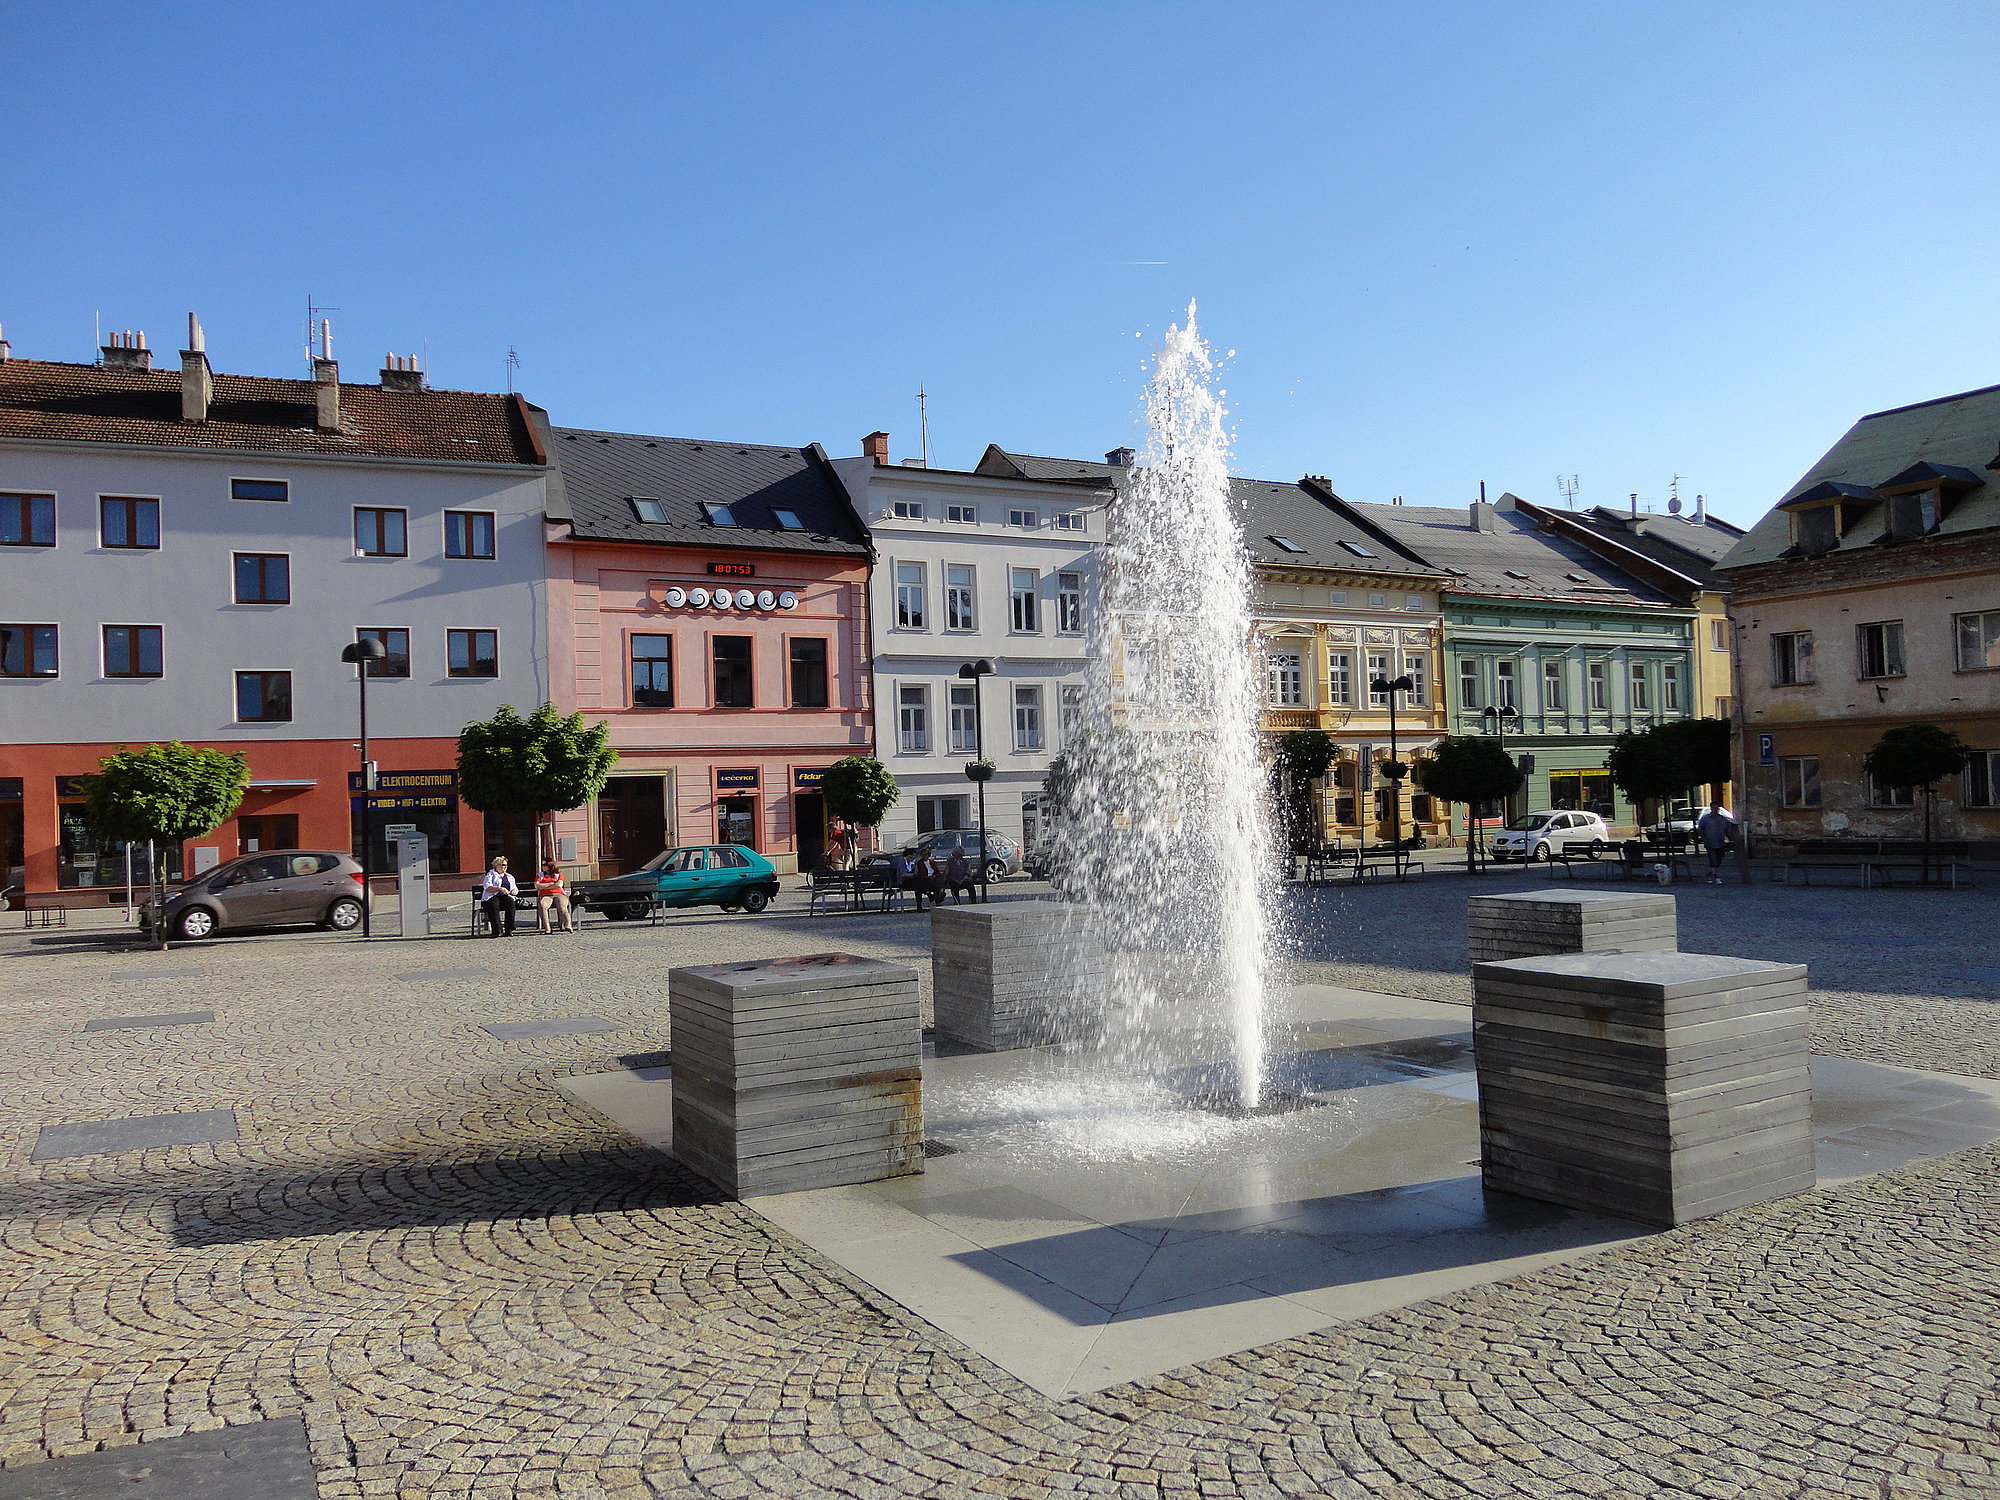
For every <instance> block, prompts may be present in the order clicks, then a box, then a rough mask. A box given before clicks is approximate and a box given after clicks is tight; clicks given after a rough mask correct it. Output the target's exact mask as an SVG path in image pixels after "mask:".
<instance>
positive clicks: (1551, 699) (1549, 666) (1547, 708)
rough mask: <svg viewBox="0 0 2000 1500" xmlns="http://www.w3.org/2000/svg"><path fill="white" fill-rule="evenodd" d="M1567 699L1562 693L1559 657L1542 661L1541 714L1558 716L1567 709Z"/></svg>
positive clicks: (1545, 658) (1560, 660) (1561, 673)
mask: <svg viewBox="0 0 2000 1500" xmlns="http://www.w3.org/2000/svg"><path fill="white" fill-rule="evenodd" d="M1567 706H1568V705H1567V697H1566V695H1565V694H1564V692H1563V664H1562V658H1561V657H1553V656H1552V657H1544V658H1543V659H1542V712H1543V713H1546V714H1559V713H1563V712H1565V710H1566V708H1567Z"/></svg>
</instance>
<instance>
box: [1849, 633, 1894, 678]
mask: <svg viewBox="0 0 2000 1500" xmlns="http://www.w3.org/2000/svg"><path fill="white" fill-rule="evenodd" d="M1854 644H1855V653H1854V654H1855V656H1856V658H1857V659H1858V661H1859V662H1860V666H1861V675H1862V676H1863V677H1901V676H1902V675H1903V622H1902V621H1901V620H1881V621H1878V622H1876V623H1875V624H1872V625H1857V626H1855V628H1854Z"/></svg>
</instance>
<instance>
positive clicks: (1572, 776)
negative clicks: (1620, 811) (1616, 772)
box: [1549, 771, 1617, 820]
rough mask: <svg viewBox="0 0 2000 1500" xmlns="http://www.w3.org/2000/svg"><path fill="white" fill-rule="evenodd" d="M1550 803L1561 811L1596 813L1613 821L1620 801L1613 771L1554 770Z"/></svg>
mask: <svg viewBox="0 0 2000 1500" xmlns="http://www.w3.org/2000/svg"><path fill="white" fill-rule="evenodd" d="M1549 806H1550V807H1552V808H1554V809H1556V810H1557V811H1559V812H1593V813H1596V814H1597V815H1598V816H1599V817H1600V818H1604V819H1607V820H1609V819H1610V818H1612V817H1613V816H1614V814H1615V812H1616V808H1617V804H1616V802H1615V800H1614V796H1613V792H1612V787H1611V773H1610V772H1609V771H1551V772H1550V773H1549Z"/></svg>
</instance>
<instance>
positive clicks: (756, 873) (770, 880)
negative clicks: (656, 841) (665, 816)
mask: <svg viewBox="0 0 2000 1500" xmlns="http://www.w3.org/2000/svg"><path fill="white" fill-rule="evenodd" d="M777 894H778V872H777V869H776V868H775V867H774V866H773V865H772V863H771V862H770V861H769V860H768V859H766V858H764V856H763V855H761V854H759V853H758V852H757V851H756V850H754V849H749V848H746V847H745V846H743V845H742V844H700V845H695V846H693V847H688V848H681V849H666V850H662V851H661V852H660V853H658V854H656V855H654V856H653V857H652V858H651V859H649V860H647V861H646V862H645V863H644V864H643V865H641V866H639V868H638V869H636V870H632V871H630V872H628V873H627V874H624V875H612V876H609V877H607V878H606V879H603V880H583V881H578V882H577V883H576V888H575V893H574V895H573V896H572V897H571V902H572V904H573V905H574V906H576V907H577V909H578V910H580V911H597V912H602V913H604V915H605V916H606V917H608V918H610V919H611V920H612V921H614V922H620V921H624V920H625V919H626V918H628V917H643V916H645V915H646V914H647V912H648V911H649V910H650V908H651V906H652V903H653V902H655V901H657V902H659V903H660V904H661V905H663V906H719V907H721V908H722V909H723V910H724V911H736V910H738V909H739V908H740V909H741V910H743V911H749V912H758V911H762V910H763V909H764V908H765V907H767V906H769V905H770V904H771V898H772V897H773V896H775V895H777Z"/></svg>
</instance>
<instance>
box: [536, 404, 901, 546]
mask: <svg viewBox="0 0 2000 1500" xmlns="http://www.w3.org/2000/svg"><path fill="white" fill-rule="evenodd" d="M550 437H551V442H550V449H551V455H550V456H551V457H552V458H553V459H554V460H555V462H556V465H557V467H558V468H559V469H560V470H561V472H562V477H563V487H564V489H565V490H566V492H567V493H568V496H569V505H570V509H571V511H572V512H573V514H574V517H575V519H574V521H573V522H572V529H573V532H574V534H575V535H576V536H578V537H584V538H588V539H591V540H594V541H606V542H653V543H659V544H663V545H669V546H680V547H688V546H699V547H751V548H758V549H761V550H765V551H778V552H838V553H845V554H851V555H858V556H866V555H867V554H868V538H867V533H866V532H864V531H863V530H862V528H861V521H860V519H859V518H858V517H857V516H856V515H855V513H854V507H853V506H852V505H851V504H849V502H848V499H847V492H846V490H845V489H844V488H843V487H842V486H841V484H840V483H839V481H838V479H837V478H836V476H835V475H834V473H833V470H832V469H831V468H830V467H829V466H828V463H827V457H826V454H825V453H823V452H822V451H821V450H820V448H819V445H818V444H816V443H815V444H813V445H811V446H809V447H805V448H786V447H773V446H771V445H770V444H767V443H717V442H710V441H708V440H707V439H703V438H673V437H653V436H648V435H647V434H645V433H638V432H597V431H593V430H591V429H589V428H583V427H557V428H553V429H551V433H550ZM635 498H637V499H647V500H657V501H658V502H659V504H660V509H661V512H662V514H663V515H664V516H665V517H666V519H665V520H663V521H642V520H640V519H639V513H638V511H637V510H636V509H635V508H634V507H633V504H632V501H633V500H634V499H635ZM705 502H706V503H708V504H720V505H727V506H728V507H729V508H730V515H731V517H732V519H734V521H735V522H736V524H735V525H734V526H718V525H715V524H714V523H713V522H711V521H710V520H709V519H708V515H707V513H706V512H705V511H704V510H703V508H702V507H703V504H704V503H705ZM778 510H789V511H792V512H793V513H795V514H796V515H797V516H798V518H799V520H800V521H801V522H802V523H803V524H804V526H805V529H804V530H803V531H790V530H787V529H785V528H784V527H782V526H780V525H779V524H778V519H777V516H776V515H775V514H773V512H774V511H778Z"/></svg>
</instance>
